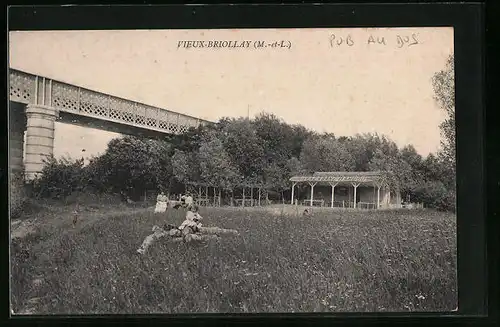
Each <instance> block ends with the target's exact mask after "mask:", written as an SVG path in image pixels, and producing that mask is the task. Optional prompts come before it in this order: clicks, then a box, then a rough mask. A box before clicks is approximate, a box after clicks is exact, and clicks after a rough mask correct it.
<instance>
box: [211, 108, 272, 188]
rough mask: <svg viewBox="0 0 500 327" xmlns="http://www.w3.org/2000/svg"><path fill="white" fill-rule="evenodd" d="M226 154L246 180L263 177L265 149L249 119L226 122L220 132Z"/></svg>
mask: <svg viewBox="0 0 500 327" xmlns="http://www.w3.org/2000/svg"><path fill="white" fill-rule="evenodd" d="M219 133H220V134H219V135H220V139H221V141H222V143H223V145H224V149H225V151H226V153H227V154H228V155H229V158H230V160H231V162H232V164H233V165H234V167H235V168H236V169H237V171H239V172H240V174H241V175H242V177H243V178H244V179H248V178H257V177H259V176H262V172H263V168H264V166H265V163H266V160H265V149H264V146H263V144H262V142H261V139H260V138H259V137H258V135H257V133H256V131H255V128H254V127H253V125H252V123H251V122H250V121H249V120H248V119H243V118H239V119H232V120H224V121H223V125H222V129H221V130H220V132H219Z"/></svg>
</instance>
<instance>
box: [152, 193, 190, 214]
mask: <svg viewBox="0 0 500 327" xmlns="http://www.w3.org/2000/svg"><path fill="white" fill-rule="evenodd" d="M193 204H194V200H193V196H192V195H191V194H190V193H187V194H184V195H180V196H179V200H170V199H169V198H168V196H167V195H165V193H164V192H161V193H160V194H158V196H157V197H156V207H155V213H163V212H165V211H167V209H168V207H169V206H170V207H172V208H174V209H179V208H180V207H183V208H189V207H190V206H192V205H193Z"/></svg>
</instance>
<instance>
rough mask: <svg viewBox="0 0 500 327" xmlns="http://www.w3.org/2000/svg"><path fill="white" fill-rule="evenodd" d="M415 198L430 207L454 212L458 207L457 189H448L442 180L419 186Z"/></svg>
mask: <svg viewBox="0 0 500 327" xmlns="http://www.w3.org/2000/svg"><path fill="white" fill-rule="evenodd" d="M413 198H414V199H415V201H417V202H423V203H424V204H425V206H426V207H428V208H433V209H437V210H440V211H452V212H455V209H456V204H455V191H454V190H449V189H447V188H446V187H445V185H444V184H443V183H442V182H438V181H432V182H427V183H425V184H423V185H422V186H419V187H417V188H416V189H415V191H414V197H413Z"/></svg>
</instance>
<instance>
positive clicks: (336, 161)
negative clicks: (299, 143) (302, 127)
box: [300, 135, 354, 173]
mask: <svg viewBox="0 0 500 327" xmlns="http://www.w3.org/2000/svg"><path fill="white" fill-rule="evenodd" d="M300 162H301V167H302V169H303V170H304V171H305V172H308V173H312V172H316V171H351V170H353V169H354V157H353V156H352V154H351V153H350V152H349V150H348V149H347V147H346V145H345V144H344V143H343V142H341V141H338V140H336V139H335V138H334V137H333V136H331V135H326V136H325V135H323V136H312V137H310V138H308V139H307V140H306V141H305V142H304V145H303V148H302V153H301V155H300Z"/></svg>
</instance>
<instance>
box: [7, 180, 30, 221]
mask: <svg viewBox="0 0 500 327" xmlns="http://www.w3.org/2000/svg"><path fill="white" fill-rule="evenodd" d="M9 186H10V187H9V193H10V202H9V203H10V216H11V218H17V217H19V215H20V214H21V212H22V210H23V206H24V203H25V201H26V193H25V190H24V174H23V173H22V172H16V173H14V172H13V173H11V177H10V185H9Z"/></svg>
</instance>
